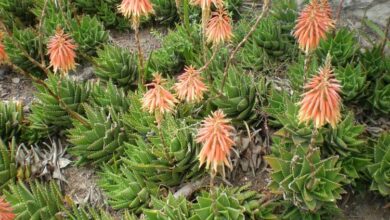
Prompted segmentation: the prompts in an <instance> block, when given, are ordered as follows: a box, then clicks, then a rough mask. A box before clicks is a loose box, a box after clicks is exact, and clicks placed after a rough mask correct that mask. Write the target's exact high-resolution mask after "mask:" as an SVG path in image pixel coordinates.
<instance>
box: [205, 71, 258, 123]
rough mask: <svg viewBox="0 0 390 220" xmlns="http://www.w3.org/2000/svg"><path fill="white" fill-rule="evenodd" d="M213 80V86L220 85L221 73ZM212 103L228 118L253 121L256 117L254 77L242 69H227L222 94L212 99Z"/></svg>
mask: <svg viewBox="0 0 390 220" xmlns="http://www.w3.org/2000/svg"><path fill="white" fill-rule="evenodd" d="M218 75H219V76H221V77H220V79H218V80H215V86H216V87H217V88H218V86H220V85H221V81H222V77H223V74H222V72H221V73H220V74H218ZM212 102H213V104H214V105H215V106H217V108H218V109H221V110H222V111H223V112H224V113H225V114H226V115H227V116H228V117H229V118H232V119H234V120H235V121H236V122H237V123H239V124H240V123H241V122H242V121H248V122H249V121H253V120H255V119H256V118H257V116H256V113H255V109H254V106H255V104H256V86H255V85H254V77H253V76H251V75H247V74H245V73H244V71H243V70H240V69H236V68H231V69H230V70H229V74H228V78H227V80H226V85H225V87H224V90H223V96H221V97H219V98H215V99H213V100H212Z"/></svg>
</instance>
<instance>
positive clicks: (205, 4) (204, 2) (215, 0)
mask: <svg viewBox="0 0 390 220" xmlns="http://www.w3.org/2000/svg"><path fill="white" fill-rule="evenodd" d="M190 3H191V4H192V5H197V6H199V7H200V8H202V10H204V9H209V8H211V4H214V5H215V6H216V7H219V6H222V5H223V1H222V0H191V2H190Z"/></svg>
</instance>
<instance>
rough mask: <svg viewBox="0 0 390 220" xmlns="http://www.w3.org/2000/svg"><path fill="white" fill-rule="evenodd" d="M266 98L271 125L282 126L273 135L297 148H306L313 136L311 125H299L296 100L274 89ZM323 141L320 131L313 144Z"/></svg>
mask: <svg viewBox="0 0 390 220" xmlns="http://www.w3.org/2000/svg"><path fill="white" fill-rule="evenodd" d="M268 97H269V99H268V102H269V104H268V107H267V108H266V112H267V113H268V114H269V115H270V116H271V117H272V118H273V121H272V122H271V124H273V125H276V126H282V128H281V129H279V130H278V131H276V132H275V133H274V135H275V136H278V137H282V138H284V140H285V141H286V142H291V143H293V144H294V145H297V146H308V145H309V143H310V141H311V138H312V136H313V125H305V124H301V123H299V121H298V117H297V115H298V111H299V106H298V105H296V104H295V103H296V102H297V101H296V98H295V97H291V96H290V97H289V96H288V94H287V93H286V92H283V91H282V92H280V91H276V90H274V89H272V90H271V93H270V94H269V96H268ZM271 120H272V119H271ZM323 141H324V138H323V134H322V132H321V130H320V131H319V133H318V135H317V137H316V140H315V143H316V144H322V143H323Z"/></svg>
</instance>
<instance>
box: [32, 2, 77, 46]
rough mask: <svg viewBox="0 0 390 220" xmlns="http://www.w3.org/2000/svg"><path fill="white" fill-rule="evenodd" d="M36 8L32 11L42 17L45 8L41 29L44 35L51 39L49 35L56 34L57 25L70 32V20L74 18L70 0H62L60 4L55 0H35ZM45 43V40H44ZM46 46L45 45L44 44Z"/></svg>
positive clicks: (38, 17)
mask: <svg viewBox="0 0 390 220" xmlns="http://www.w3.org/2000/svg"><path fill="white" fill-rule="evenodd" d="M33 1H34V2H35V3H34V9H33V10H32V12H33V13H34V15H35V16H36V17H37V19H40V18H41V16H42V11H43V9H45V13H44V17H43V20H42V27H41V31H42V34H43V35H44V37H45V38H46V39H47V41H48V39H49V37H51V36H54V35H55V32H56V29H57V27H61V28H64V29H65V33H69V32H70V30H69V27H68V24H69V23H68V21H71V20H72V9H71V7H72V6H71V4H70V2H69V1H68V0H64V1H61V5H58V4H57V3H56V2H55V1H46V0H33ZM60 6H61V7H60ZM43 43H45V42H43ZM43 47H44V48H45V46H43Z"/></svg>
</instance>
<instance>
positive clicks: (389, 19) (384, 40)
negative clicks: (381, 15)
mask: <svg viewBox="0 0 390 220" xmlns="http://www.w3.org/2000/svg"><path fill="white" fill-rule="evenodd" d="M389 29H390V17H389V18H387V24H386V29H385V36H384V38H383V41H382V45H381V52H382V56H384V55H385V48H386V43H387V40H388V37H387V35H388V34H389Z"/></svg>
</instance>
